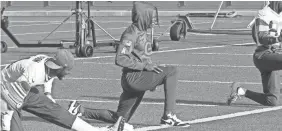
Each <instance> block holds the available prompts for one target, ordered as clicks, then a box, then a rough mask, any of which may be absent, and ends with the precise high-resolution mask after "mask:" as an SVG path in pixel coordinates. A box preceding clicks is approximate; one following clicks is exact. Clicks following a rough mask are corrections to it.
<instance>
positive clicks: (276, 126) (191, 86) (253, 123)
mask: <svg viewBox="0 0 282 131" xmlns="http://www.w3.org/2000/svg"><path fill="white" fill-rule="evenodd" d="M63 19H64V18H62V17H53V18H37V17H36V18H34V17H29V18H27V17H16V18H10V23H11V24H10V27H9V29H10V30H11V31H12V32H13V33H14V34H15V36H16V37H17V38H18V39H19V40H20V42H27V43H36V42H37V41H38V40H41V39H42V38H44V37H45V36H47V35H48V33H49V32H50V31H52V30H53V29H54V28H55V27H56V26H57V25H59V24H60V22H61V21H62V20H63ZM172 19H174V18H172V17H169V18H168V17H161V18H160V20H161V23H160V24H161V25H160V27H157V28H156V29H155V31H156V32H155V33H156V34H160V33H161V32H163V31H164V30H166V28H167V27H168V26H169V25H170V21H171V20H172ZM192 19H193V23H194V24H195V26H196V27H198V28H208V27H209V26H210V25H211V23H212V18H192ZM251 19H252V18H234V19H219V20H218V22H219V23H217V24H216V28H221V27H224V26H226V27H232V28H236V26H238V27H237V28H242V27H246V25H247V24H248V23H249V22H250V21H251ZM73 20H74V19H72V20H70V21H68V22H67V23H66V24H64V25H63V26H62V27H60V28H59V29H58V30H57V32H55V33H54V34H53V35H51V36H50V37H49V38H47V39H46V41H47V42H59V41H60V40H61V39H74V31H75V28H74V21H73ZM95 20H97V22H98V23H99V24H100V25H101V26H102V27H104V28H105V29H106V30H107V31H109V33H110V34H112V35H113V36H114V37H115V38H116V39H119V37H120V35H121V33H122V32H123V30H124V29H125V28H126V27H127V26H128V25H129V24H130V23H131V22H130V18H129V17H116V18H114V17H113V18H112V17H111V18H106V17H101V18H95ZM96 31H97V32H96V33H97V39H98V40H100V41H102V40H108V39H109V37H107V36H106V35H105V34H104V33H103V32H102V31H101V30H99V29H98V28H96ZM1 33H2V34H1V40H5V41H6V42H7V43H8V45H9V47H10V48H9V49H8V52H7V53H4V54H1V59H2V60H1V62H2V63H1V68H3V67H4V66H5V64H8V63H10V62H12V61H15V60H17V59H20V58H23V57H26V56H30V55H36V54H39V53H42V54H47V55H53V54H52V53H53V52H55V51H56V49H55V48H16V47H15V45H14V44H12V42H11V40H9V38H8V37H7V36H6V34H4V33H3V32H1ZM160 40H161V42H160V51H158V52H155V53H154V54H153V61H155V62H156V63H158V64H167V65H174V66H177V67H178V70H179V77H178V90H177V107H176V111H177V112H176V113H177V114H178V116H179V117H180V118H181V119H183V120H185V121H188V122H190V123H191V126H190V127H188V128H176V127H167V126H160V125H159V123H160V118H161V116H162V113H163V106H164V105H163V101H164V100H163V99H164V92H163V87H162V86H160V87H158V88H157V90H156V91H155V92H149V91H148V92H147V93H146V95H145V97H144V100H143V102H142V103H141V105H140V106H139V108H138V109H137V111H136V113H135V115H134V116H133V117H132V119H131V120H130V122H129V123H130V124H132V125H133V126H134V127H135V128H136V130H137V131H145V130H158V131H187V130H191V131H226V130H228V131H231V130H232V131H233V130H234V131H250V130H255V131H265V130H272V131H279V130H281V129H282V125H281V116H282V112H281V109H282V106H277V107H264V106H260V105H259V104H257V103H255V102H253V101H250V100H247V99H240V100H238V101H237V102H236V103H235V104H234V105H232V106H227V105H226V100H227V97H228V95H229V93H230V88H229V86H230V84H231V83H232V82H233V81H238V82H241V83H242V85H243V86H245V87H246V88H247V89H251V90H254V91H259V92H262V86H261V82H260V80H261V78H260V73H259V72H258V70H257V69H256V68H255V67H254V64H253V62H252V53H253V52H254V49H255V45H254V43H253V41H252V38H251V36H240V35H210V34H197V33H189V34H188V35H187V37H186V39H183V40H181V41H171V40H170V38H169V34H168V33H167V34H165V35H164V36H162V37H160ZM44 42H45V41H43V43H44ZM113 51H114V49H113V47H100V48H98V49H96V50H95V53H94V56H93V57H90V58H75V65H76V66H75V68H74V69H73V71H72V74H71V75H69V76H68V77H67V78H66V79H65V80H63V81H59V80H56V81H55V88H54V91H53V95H54V98H56V100H57V102H58V103H60V104H61V105H62V106H63V107H65V108H67V105H68V103H69V101H71V100H74V99H78V100H79V101H81V102H82V105H83V106H86V107H92V108H97V109H111V110H116V108H117V105H118V103H117V102H118V100H119V95H120V94H121V92H122V89H121V86H120V77H121V68H120V67H118V66H116V65H114V59H115V54H114V52H113ZM72 52H74V51H73V50H72ZM280 105H281V103H280ZM22 119H23V125H24V127H25V130H26V131H67V130H66V129H63V128H60V127H58V126H56V125H53V124H50V123H49V122H46V121H45V120H42V119H40V118H38V117H36V116H34V115H31V114H29V113H26V112H24V111H23V117H22ZM89 122H90V123H91V124H92V125H95V126H106V125H109V124H108V123H104V122H100V121H93V120H91V121H89Z"/></svg>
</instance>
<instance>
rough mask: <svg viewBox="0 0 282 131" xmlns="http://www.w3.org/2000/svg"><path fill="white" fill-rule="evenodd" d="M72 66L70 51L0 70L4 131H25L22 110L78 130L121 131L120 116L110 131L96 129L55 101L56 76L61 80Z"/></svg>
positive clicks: (29, 59) (24, 60)
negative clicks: (53, 84) (53, 94)
mask: <svg viewBox="0 0 282 131" xmlns="http://www.w3.org/2000/svg"><path fill="white" fill-rule="evenodd" d="M73 66H74V58H73V55H72V54H71V53H70V52H69V51H67V50H59V51H58V52H57V53H56V55H55V57H48V56H46V55H36V56H31V57H30V58H26V59H22V60H19V61H16V62H13V63H11V64H10V65H8V66H6V67H5V68H4V69H3V70H2V71H1V128H2V129H1V130H5V131H23V130H24V129H23V126H22V123H21V110H24V111H27V112H29V113H32V114H34V115H37V116H38V117H41V118H43V119H45V120H47V121H49V122H52V123H54V124H56V125H59V126H61V127H63V128H67V129H72V130H76V131H107V130H109V131H110V130H111V131H119V130H120V131H121V130H122V128H123V123H124V122H123V119H122V118H121V117H120V118H119V120H118V121H117V124H115V125H114V126H112V127H110V128H98V127H93V126H91V125H90V124H88V123H86V122H85V121H83V120H82V119H80V118H79V117H76V116H75V115H72V114H71V113H69V112H68V111H67V110H65V109H63V108H62V107H61V106H60V105H59V104H57V103H56V102H55V100H54V99H53V98H52V96H51V88H52V83H53V80H54V79H55V77H58V78H59V79H60V80H61V79H62V78H63V77H64V76H65V75H67V74H69V72H70V70H71V69H72V68H73ZM38 128H39V127H38Z"/></svg>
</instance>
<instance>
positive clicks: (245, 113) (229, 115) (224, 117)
mask: <svg viewBox="0 0 282 131" xmlns="http://www.w3.org/2000/svg"><path fill="white" fill-rule="evenodd" d="M281 109H282V106H277V107H268V108H262V109H255V110H251V111H243V112H236V113H231V114H226V115H221V116H212V117H207V118H201V119H195V120H191V121H185V123H190V124H198V123H204V122H210V121H216V120H223V119H230V118H234V117H240V116H246V115H253V114H258V113H264V112H269V111H275V110H281ZM169 127H172V126H161V125H160V126H148V127H142V128H136V129H135V131H150V130H158V129H164V128H169Z"/></svg>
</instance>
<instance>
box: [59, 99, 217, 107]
mask: <svg viewBox="0 0 282 131" xmlns="http://www.w3.org/2000/svg"><path fill="white" fill-rule="evenodd" d="M55 100H58V101H73V99H55ZM77 101H81V102H91V103H118V100H116V101H103V100H81V99H78V100H77ZM141 104H143V105H163V104H164V102H141ZM176 105H178V106H198V107H199V106H201V107H214V106H218V105H209V104H186V103H176Z"/></svg>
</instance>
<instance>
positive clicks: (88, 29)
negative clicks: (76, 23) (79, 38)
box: [87, 1, 91, 37]
mask: <svg viewBox="0 0 282 131" xmlns="http://www.w3.org/2000/svg"><path fill="white" fill-rule="evenodd" d="M87 6H88V10H87V11H88V12H87V13H88V17H87V18H88V20H87V26H88V28H87V31H88V33H87V37H88V36H90V21H89V20H90V17H91V16H90V1H87Z"/></svg>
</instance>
